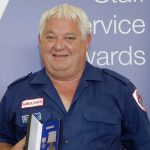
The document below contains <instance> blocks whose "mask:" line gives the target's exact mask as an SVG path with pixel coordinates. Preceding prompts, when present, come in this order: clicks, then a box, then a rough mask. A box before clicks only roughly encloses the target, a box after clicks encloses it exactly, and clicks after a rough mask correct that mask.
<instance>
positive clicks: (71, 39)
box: [65, 36, 76, 43]
mask: <svg viewBox="0 0 150 150" xmlns="http://www.w3.org/2000/svg"><path fill="white" fill-rule="evenodd" d="M65 39H66V40H67V42H69V43H70V42H73V41H74V40H75V39H76V38H75V37H73V36H68V37H66V38H65Z"/></svg>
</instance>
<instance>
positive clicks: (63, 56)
mask: <svg viewBox="0 0 150 150" xmlns="http://www.w3.org/2000/svg"><path fill="white" fill-rule="evenodd" d="M53 56H54V57H67V55H56V54H54V55H53Z"/></svg>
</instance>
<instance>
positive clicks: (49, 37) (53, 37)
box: [46, 35, 56, 42]
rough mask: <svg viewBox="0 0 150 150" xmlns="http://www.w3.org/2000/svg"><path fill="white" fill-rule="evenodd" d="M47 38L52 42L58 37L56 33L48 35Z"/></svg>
mask: <svg viewBox="0 0 150 150" xmlns="http://www.w3.org/2000/svg"><path fill="white" fill-rule="evenodd" d="M46 39H47V40H48V41H50V42H51V41H53V40H55V39H56V36H54V35H47V36H46Z"/></svg>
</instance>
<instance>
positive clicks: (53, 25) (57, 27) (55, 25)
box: [45, 17, 81, 33]
mask: <svg viewBox="0 0 150 150" xmlns="http://www.w3.org/2000/svg"><path fill="white" fill-rule="evenodd" d="M45 30H46V31H47V30H50V31H53V32H59V33H62V32H69V31H70V32H76V33H80V32H81V31H80V28H79V24H78V22H77V21H74V20H70V19H66V18H64V17H63V18H54V17H53V18H50V19H47V21H46V24H45Z"/></svg>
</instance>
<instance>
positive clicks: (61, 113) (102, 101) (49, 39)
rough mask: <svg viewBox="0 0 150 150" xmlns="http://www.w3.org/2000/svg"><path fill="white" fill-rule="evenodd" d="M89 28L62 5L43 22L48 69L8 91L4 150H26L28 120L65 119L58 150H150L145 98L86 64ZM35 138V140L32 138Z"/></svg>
mask: <svg viewBox="0 0 150 150" xmlns="http://www.w3.org/2000/svg"><path fill="white" fill-rule="evenodd" d="M90 42H91V34H90V23H89V19H88V17H87V15H86V14H85V12H84V11H83V10H81V9H80V8H78V7H75V6H72V5H69V4H61V5H58V6H56V7H54V8H52V9H50V10H47V11H46V12H45V13H44V14H43V15H42V18H41V21H40V34H39V45H40V52H41V58H42V61H43V64H44V68H43V69H42V70H40V71H38V72H36V73H33V74H29V75H27V76H25V77H23V78H21V79H19V80H17V81H15V82H13V83H12V84H11V85H10V86H9V87H8V89H7V91H6V93H5V95H4V97H3V99H2V101H1V104H0V110H1V113H0V150H23V149H24V146H25V138H24V137H25V136H26V131H27V128H26V127H27V123H28V119H27V116H28V115H29V114H30V113H33V114H35V113H36V114H38V115H39V116H40V119H41V121H42V122H47V121H49V120H56V119H60V120H61V130H60V138H59V147H60V150H102V149H103V150H123V149H124V148H127V149H128V150H149V149H150V124H149V120H148V117H147V113H146V109H145V107H144V105H143V103H142V98H141V96H140V94H139V92H138V90H137V89H136V87H135V86H134V85H133V84H132V83H131V82H130V81H129V80H128V79H127V78H125V77H123V76H121V75H120V74H118V73H115V72H113V71H111V70H108V69H100V68H96V67H94V66H92V65H90V64H89V63H88V62H87V61H86V51H87V50H88V48H89V45H90ZM33 138H34V135H33Z"/></svg>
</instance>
